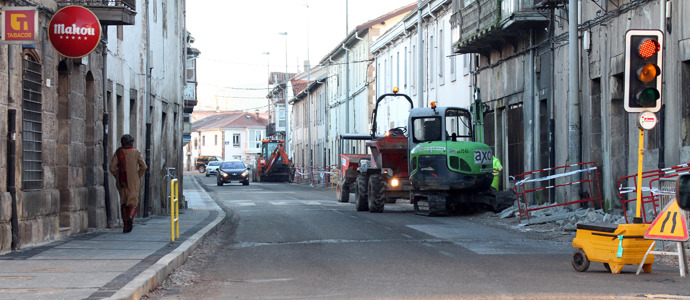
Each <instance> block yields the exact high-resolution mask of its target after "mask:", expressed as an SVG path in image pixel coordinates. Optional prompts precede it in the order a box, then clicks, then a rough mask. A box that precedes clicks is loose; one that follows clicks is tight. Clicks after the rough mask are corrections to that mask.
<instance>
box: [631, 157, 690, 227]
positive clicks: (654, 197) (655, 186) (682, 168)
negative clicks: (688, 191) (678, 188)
mask: <svg viewBox="0 0 690 300" xmlns="http://www.w3.org/2000/svg"><path fill="white" fill-rule="evenodd" d="M688 172H690V164H681V165H677V166H673V167H670V168H664V169H658V170H651V171H645V172H642V197H641V198H642V199H641V200H642V205H641V206H642V211H641V212H640V216H641V217H642V220H643V221H644V222H645V223H651V222H652V221H654V218H655V217H656V215H657V214H658V213H659V211H658V208H659V207H660V208H663V207H664V206H665V205H666V204H665V203H663V204H662V202H663V201H666V203H668V201H670V199H668V198H669V197H672V195H669V194H668V193H667V192H664V191H663V190H662V189H665V190H667V191H668V190H670V189H672V190H673V191H675V179H676V177H678V175H681V174H685V173H688ZM662 179H664V180H663V181H662ZM637 180H638V178H637V174H632V175H628V176H624V177H621V178H620V179H618V197H619V198H620V199H621V203H622V204H623V214H624V216H625V221H626V222H628V223H630V220H629V219H628V203H631V202H632V205H635V201H636V200H637ZM668 180H671V181H673V182H674V183H673V184H674V185H673V187H669V186H667V185H669V184H670V183H667V181H668ZM630 183H632V185H630ZM648 211H649V212H652V216H650V217H651V218H648V217H647V212H648Z"/></svg>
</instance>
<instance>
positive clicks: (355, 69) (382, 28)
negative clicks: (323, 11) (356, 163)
mask: <svg viewBox="0 0 690 300" xmlns="http://www.w3.org/2000/svg"><path fill="white" fill-rule="evenodd" d="M415 6H416V4H415V5H412V4H411V5H408V6H405V7H401V8H398V9H395V10H393V11H391V12H389V13H387V14H385V15H382V16H380V17H378V18H376V19H373V20H371V21H368V22H365V23H363V24H360V25H358V26H356V27H355V28H354V29H353V30H352V31H350V33H349V34H348V35H347V37H345V39H343V40H342V41H341V42H340V43H339V44H338V45H336V46H335V48H334V49H333V50H331V52H329V53H328V54H326V55H325V56H324V58H323V59H321V61H320V62H319V64H320V65H321V66H322V67H324V68H326V70H327V74H328V79H327V88H328V90H327V93H328V94H327V99H328V104H327V107H328V116H327V119H328V126H329V128H328V134H327V135H328V145H327V148H328V149H333V151H331V153H330V155H329V156H330V157H329V159H328V161H331V162H337V161H339V159H338V157H339V155H340V154H339V153H338V150H337V149H339V147H340V146H339V145H340V141H339V139H338V136H339V135H340V134H343V133H350V134H367V133H369V130H370V129H371V128H370V126H371V125H370V122H371V120H370V119H371V111H372V109H373V105H374V101H375V100H376V97H375V96H376V87H375V85H374V79H375V78H374V72H375V68H376V66H375V65H374V64H373V56H372V54H371V49H370V47H371V44H372V43H373V42H374V41H375V40H376V39H378V38H379V37H380V36H381V35H382V34H384V33H385V32H386V31H388V30H389V29H391V28H393V27H394V26H395V24H396V23H398V22H399V21H400V20H402V18H403V17H404V16H405V15H406V14H408V13H409V12H410V11H412V10H413V9H414V7H415ZM343 147H344V148H346V149H348V152H356V153H366V151H367V150H366V147H365V145H364V143H360V142H352V143H351V142H350V141H348V142H346V143H345V145H344V146H343Z"/></svg>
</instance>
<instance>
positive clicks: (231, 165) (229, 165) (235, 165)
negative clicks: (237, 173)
mask: <svg viewBox="0 0 690 300" xmlns="http://www.w3.org/2000/svg"><path fill="white" fill-rule="evenodd" d="M221 168H223V169H245V168H246V167H245V166H244V164H243V163H242V162H239V161H226V162H224V163H223V166H222V167H221Z"/></svg>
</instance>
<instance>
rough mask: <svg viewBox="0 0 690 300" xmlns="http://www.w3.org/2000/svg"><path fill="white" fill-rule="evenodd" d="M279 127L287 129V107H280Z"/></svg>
mask: <svg viewBox="0 0 690 300" xmlns="http://www.w3.org/2000/svg"><path fill="white" fill-rule="evenodd" d="M278 127H282V128H285V106H280V107H278Z"/></svg>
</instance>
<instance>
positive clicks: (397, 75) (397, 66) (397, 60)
mask: <svg viewBox="0 0 690 300" xmlns="http://www.w3.org/2000/svg"><path fill="white" fill-rule="evenodd" d="M395 86H397V87H400V52H398V53H396V57H395Z"/></svg>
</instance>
